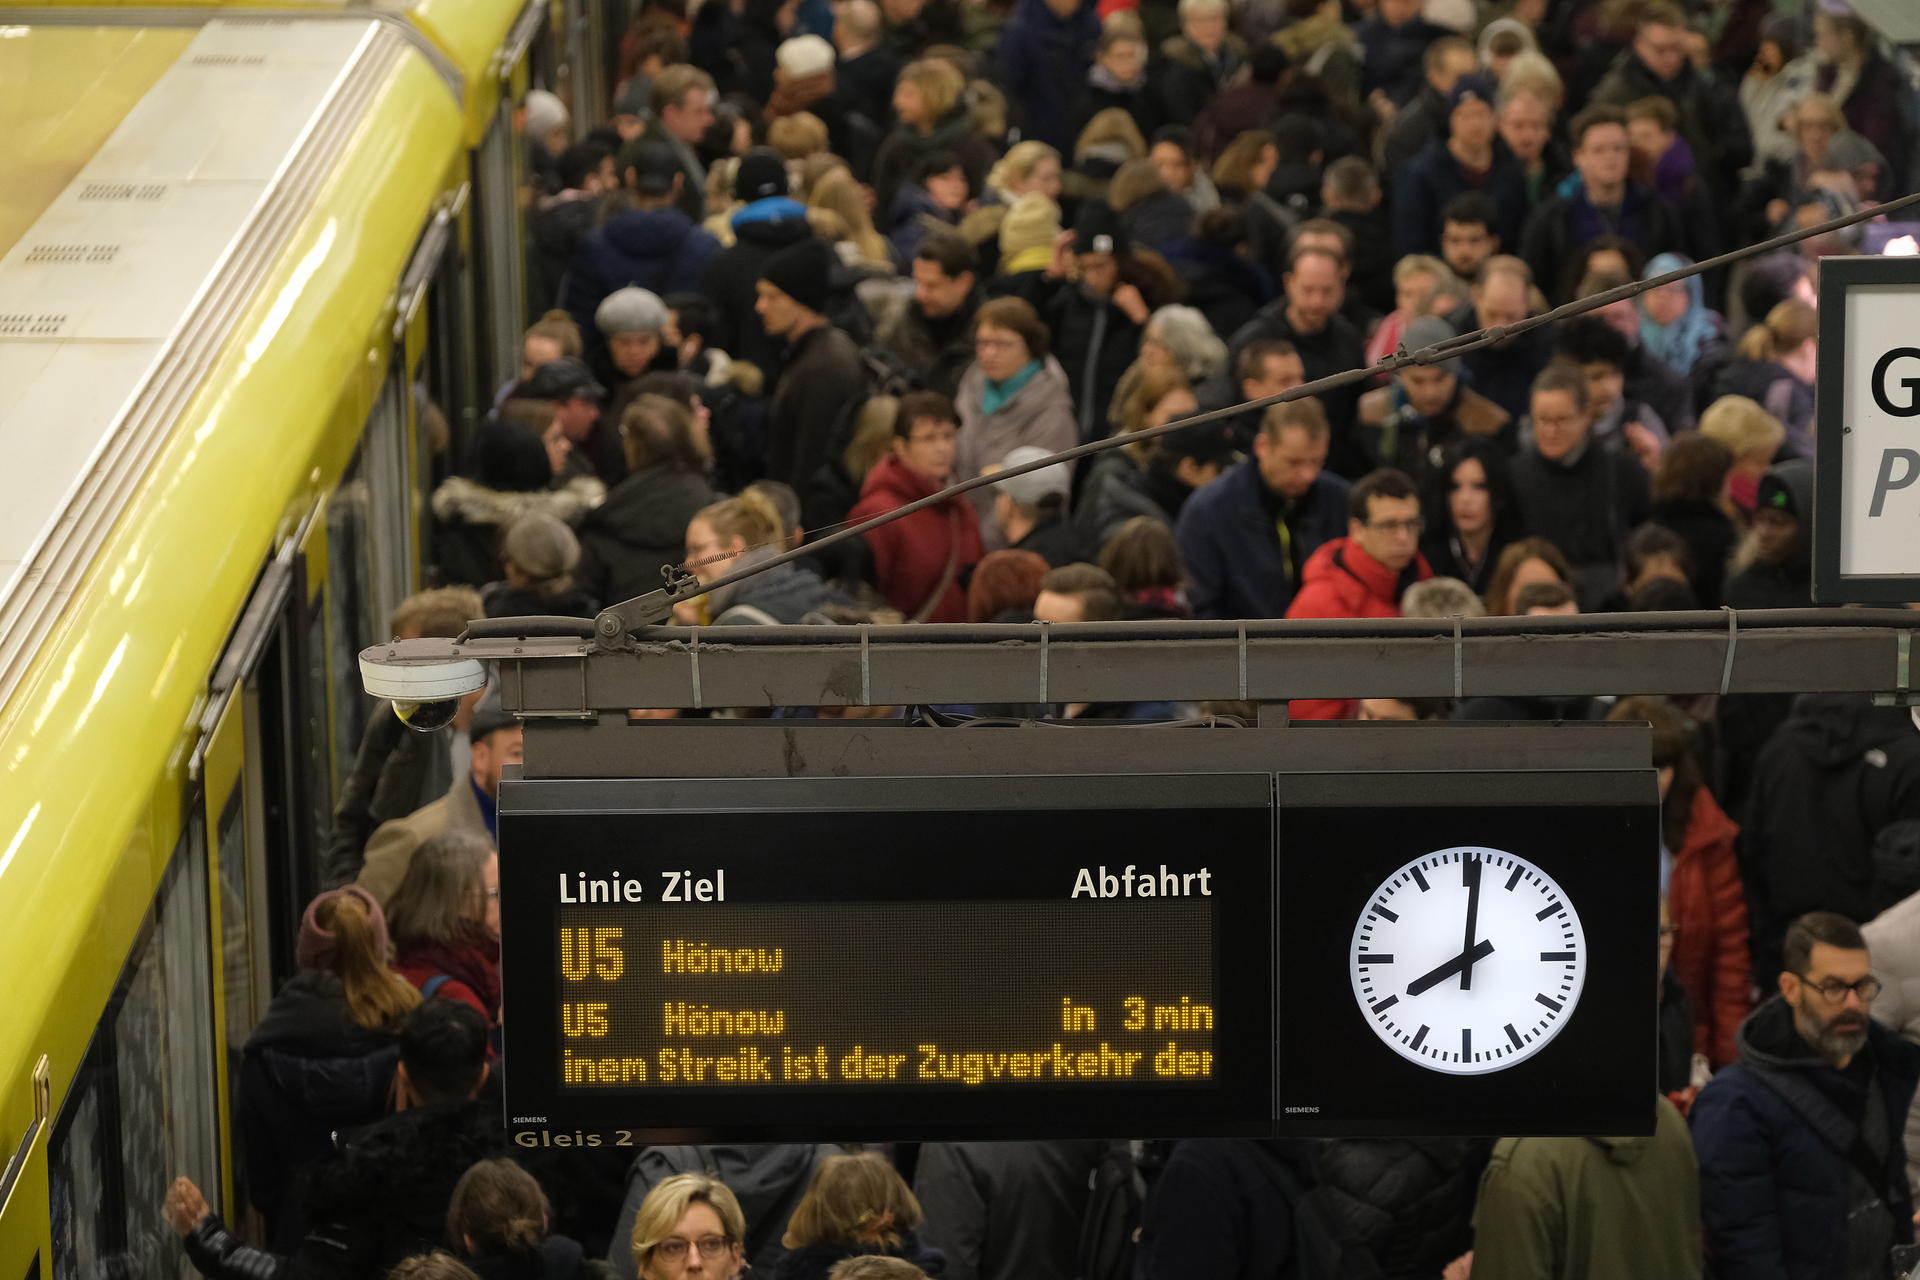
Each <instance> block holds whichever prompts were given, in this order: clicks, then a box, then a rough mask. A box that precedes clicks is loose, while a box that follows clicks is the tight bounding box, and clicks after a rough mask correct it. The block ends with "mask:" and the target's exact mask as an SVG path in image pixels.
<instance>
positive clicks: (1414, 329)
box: [1400, 316, 1460, 377]
mask: <svg viewBox="0 0 1920 1280" xmlns="http://www.w3.org/2000/svg"><path fill="white" fill-rule="evenodd" d="M1459 336H1460V335H1459V334H1457V333H1455V332H1454V331H1453V326H1452V325H1450V324H1448V323H1447V322H1446V321H1445V320H1442V319H1441V318H1440V317H1439V316H1421V317H1420V318H1419V319H1417V320H1415V321H1414V322H1413V323H1412V324H1410V325H1408V326H1407V327H1406V328H1404V329H1402V330H1401V331H1400V345H1401V346H1403V347H1405V348H1406V349H1407V350H1408V351H1418V350H1419V349H1420V348H1422V347H1431V346H1436V345H1438V344H1439V343H1442V342H1451V341H1453V340H1454V339H1455V338H1457V337H1459ZM1433 368H1435V369H1445V370H1446V371H1447V372H1448V373H1451V374H1453V375H1454V376H1456V377H1458V376H1459V373H1460V357H1459V356H1449V357H1448V358H1447V359H1445V360H1442V361H1440V362H1439V363H1438V364H1435V365H1434V366H1433Z"/></svg>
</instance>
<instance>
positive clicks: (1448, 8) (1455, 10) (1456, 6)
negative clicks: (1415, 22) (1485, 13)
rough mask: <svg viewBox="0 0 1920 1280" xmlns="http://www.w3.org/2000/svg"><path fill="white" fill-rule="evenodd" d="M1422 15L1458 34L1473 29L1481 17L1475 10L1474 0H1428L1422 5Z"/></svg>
mask: <svg viewBox="0 0 1920 1280" xmlns="http://www.w3.org/2000/svg"><path fill="white" fill-rule="evenodd" d="M1420 16H1421V17H1423V18H1425V19H1426V20H1427V21H1428V22H1431V23H1433V24H1434V25H1435V26H1440V27H1445V28H1446V29H1447V30H1449V31H1451V32H1453V33H1454V34H1455V35H1457V36H1463V35H1465V34H1467V32H1469V31H1471V30H1473V24H1474V23H1475V22H1476V21H1478V20H1479V17H1480V15H1479V14H1478V13H1476V12H1475V11H1474V8H1473V0H1427V2H1426V3H1425V4H1424V5H1422V6H1420Z"/></svg>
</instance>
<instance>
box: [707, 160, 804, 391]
mask: <svg viewBox="0 0 1920 1280" xmlns="http://www.w3.org/2000/svg"><path fill="white" fill-rule="evenodd" d="M733 198H734V199H736V200H738V201H740V202H741V204H742V207H741V208H740V209H738V210H736V211H735V212H734V214H733V216H732V217H731V218H730V219H729V225H730V226H731V227H732V228H733V243H732V244H730V245H728V246H727V247H726V248H725V249H723V250H721V252H720V253H719V254H718V255H716V256H715V257H714V259H713V261H712V262H710V263H708V264H707V269H706V271H705V272H704V273H703V274H702V276H701V278H700V286H699V291H700V292H701V293H703V294H705V295H706V296H707V298H709V299H710V300H711V301H712V303H713V323H712V332H711V335H710V337H709V345H711V346H716V347H719V348H721V349H722V350H724V351H726V352H728V353H729V354H731V355H732V356H733V358H734V359H735V360H739V361H743V362H745V363H747V364H750V365H753V366H754V367H755V368H757V369H759V370H760V372H761V374H762V375H764V377H765V380H766V382H767V383H768V384H769V385H771V384H773V383H774V382H776V381H778V380H779V377H780V370H781V366H782V364H783V363H784V362H785V360H786V351H785V347H784V344H782V343H781V342H780V341H779V340H778V339H776V338H774V337H772V336H771V335H770V334H768V333H767V330H766V326H765V325H763V324H762V323H761V322H760V315H759V313H758V312H757V311H756V310H755V309H754V306H755V304H756V303H757V302H758V301H759V298H760V294H759V288H758V286H759V282H760V270H761V268H762V267H764V266H766V264H767V260H768V259H769V258H771V257H773V255H774V254H776V253H778V252H780V251H781V250H782V249H785V248H788V247H789V246H791V245H795V244H798V243H800V242H801V241H803V240H808V239H811V238H812V237H813V228H812V227H811V226H810V225H809V224H808V222H807V207H806V206H805V205H804V204H801V203H800V202H799V201H798V200H795V199H794V198H793V196H792V194H791V192H790V190H789V183H788V177H787V162H786V161H785V160H784V159H783V158H782V157H781V155H780V153H779V152H778V151H775V150H774V149H773V148H771V147H754V148H752V149H751V150H749V151H748V152H747V153H746V154H745V155H743V156H741V157H740V163H739V165H738V166H737V167H736V168H735V169H734V175H733Z"/></svg>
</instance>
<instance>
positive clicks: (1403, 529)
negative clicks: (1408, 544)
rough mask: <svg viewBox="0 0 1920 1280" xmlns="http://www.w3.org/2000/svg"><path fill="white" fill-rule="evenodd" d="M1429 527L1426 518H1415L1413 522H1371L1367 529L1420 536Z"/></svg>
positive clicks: (1368, 522)
mask: <svg viewBox="0 0 1920 1280" xmlns="http://www.w3.org/2000/svg"><path fill="white" fill-rule="evenodd" d="M1426 527H1427V520H1426V517H1425V516H1415V517H1413V519H1411V520H1369V521H1367V528H1369V529H1378V530H1380V532H1382V533H1412V534H1418V533H1419V532H1420V531H1421V530H1422V529H1424V528H1426Z"/></svg>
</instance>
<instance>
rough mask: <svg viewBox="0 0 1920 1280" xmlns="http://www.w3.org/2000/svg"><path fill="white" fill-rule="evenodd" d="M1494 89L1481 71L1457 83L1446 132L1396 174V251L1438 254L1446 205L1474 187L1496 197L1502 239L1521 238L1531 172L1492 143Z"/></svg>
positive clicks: (1515, 240) (1449, 104)
mask: <svg viewBox="0 0 1920 1280" xmlns="http://www.w3.org/2000/svg"><path fill="white" fill-rule="evenodd" d="M1496 92H1497V90H1496V88H1495V86H1494V83H1493V80H1492V79H1491V78H1490V77H1488V76H1486V75H1483V74H1481V73H1479V72H1474V73H1473V74H1471V75H1464V76H1461V77H1460V78H1459V79H1457V80H1455V81H1454V82H1453V88H1452V89H1451V90H1449V91H1448V93H1447V96H1446V100H1447V113H1446V115H1445V117H1443V119H1444V121H1445V131H1444V133H1443V135H1442V136H1441V137H1439V138H1436V139H1435V140H1434V141H1432V142H1429V143H1428V144H1427V146H1426V149H1425V150H1423V151H1421V152H1420V154H1419V155H1417V156H1415V157H1414V159H1413V163H1411V164H1409V165H1408V166H1407V167H1406V168H1404V169H1402V170H1401V171H1400V173H1399V174H1398V175H1397V176H1396V177H1395V178H1394V182H1393V244H1394V252H1395V253H1398V254H1402V255H1405V254H1409V253H1436V254H1437V253H1439V252H1440V231H1441V225H1442V221H1443V217H1444V214H1445V211H1446V208H1447V206H1448V205H1449V204H1450V203H1452V202H1453V200H1454V199H1455V198H1456V197H1458V196H1461V195H1465V194H1466V193H1467V192H1470V191H1474V192H1479V193H1480V194H1481V195H1483V196H1484V197H1485V198H1486V199H1487V200H1489V201H1491V202H1492V204H1493V208H1494V214H1495V223H1494V231H1495V233H1496V234H1497V236H1498V238H1499V243H1500V244H1506V245H1518V244H1519V243H1520V226H1521V223H1522V222H1523V221H1525V219H1526V216H1527V175H1526V171H1525V170H1524V169H1522V168H1521V167H1520V162H1519V161H1518V160H1516V159H1514V158H1513V156H1512V154H1511V153H1509V152H1508V151H1506V150H1505V149H1504V148H1500V147H1496V146H1495V145H1494V133H1495V128H1494V126H1495V117H1494V112H1493V105H1494V96H1495V94H1496ZM1494 251H1495V252H1498V249H1497V247H1496V249H1495V250H1494Z"/></svg>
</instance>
